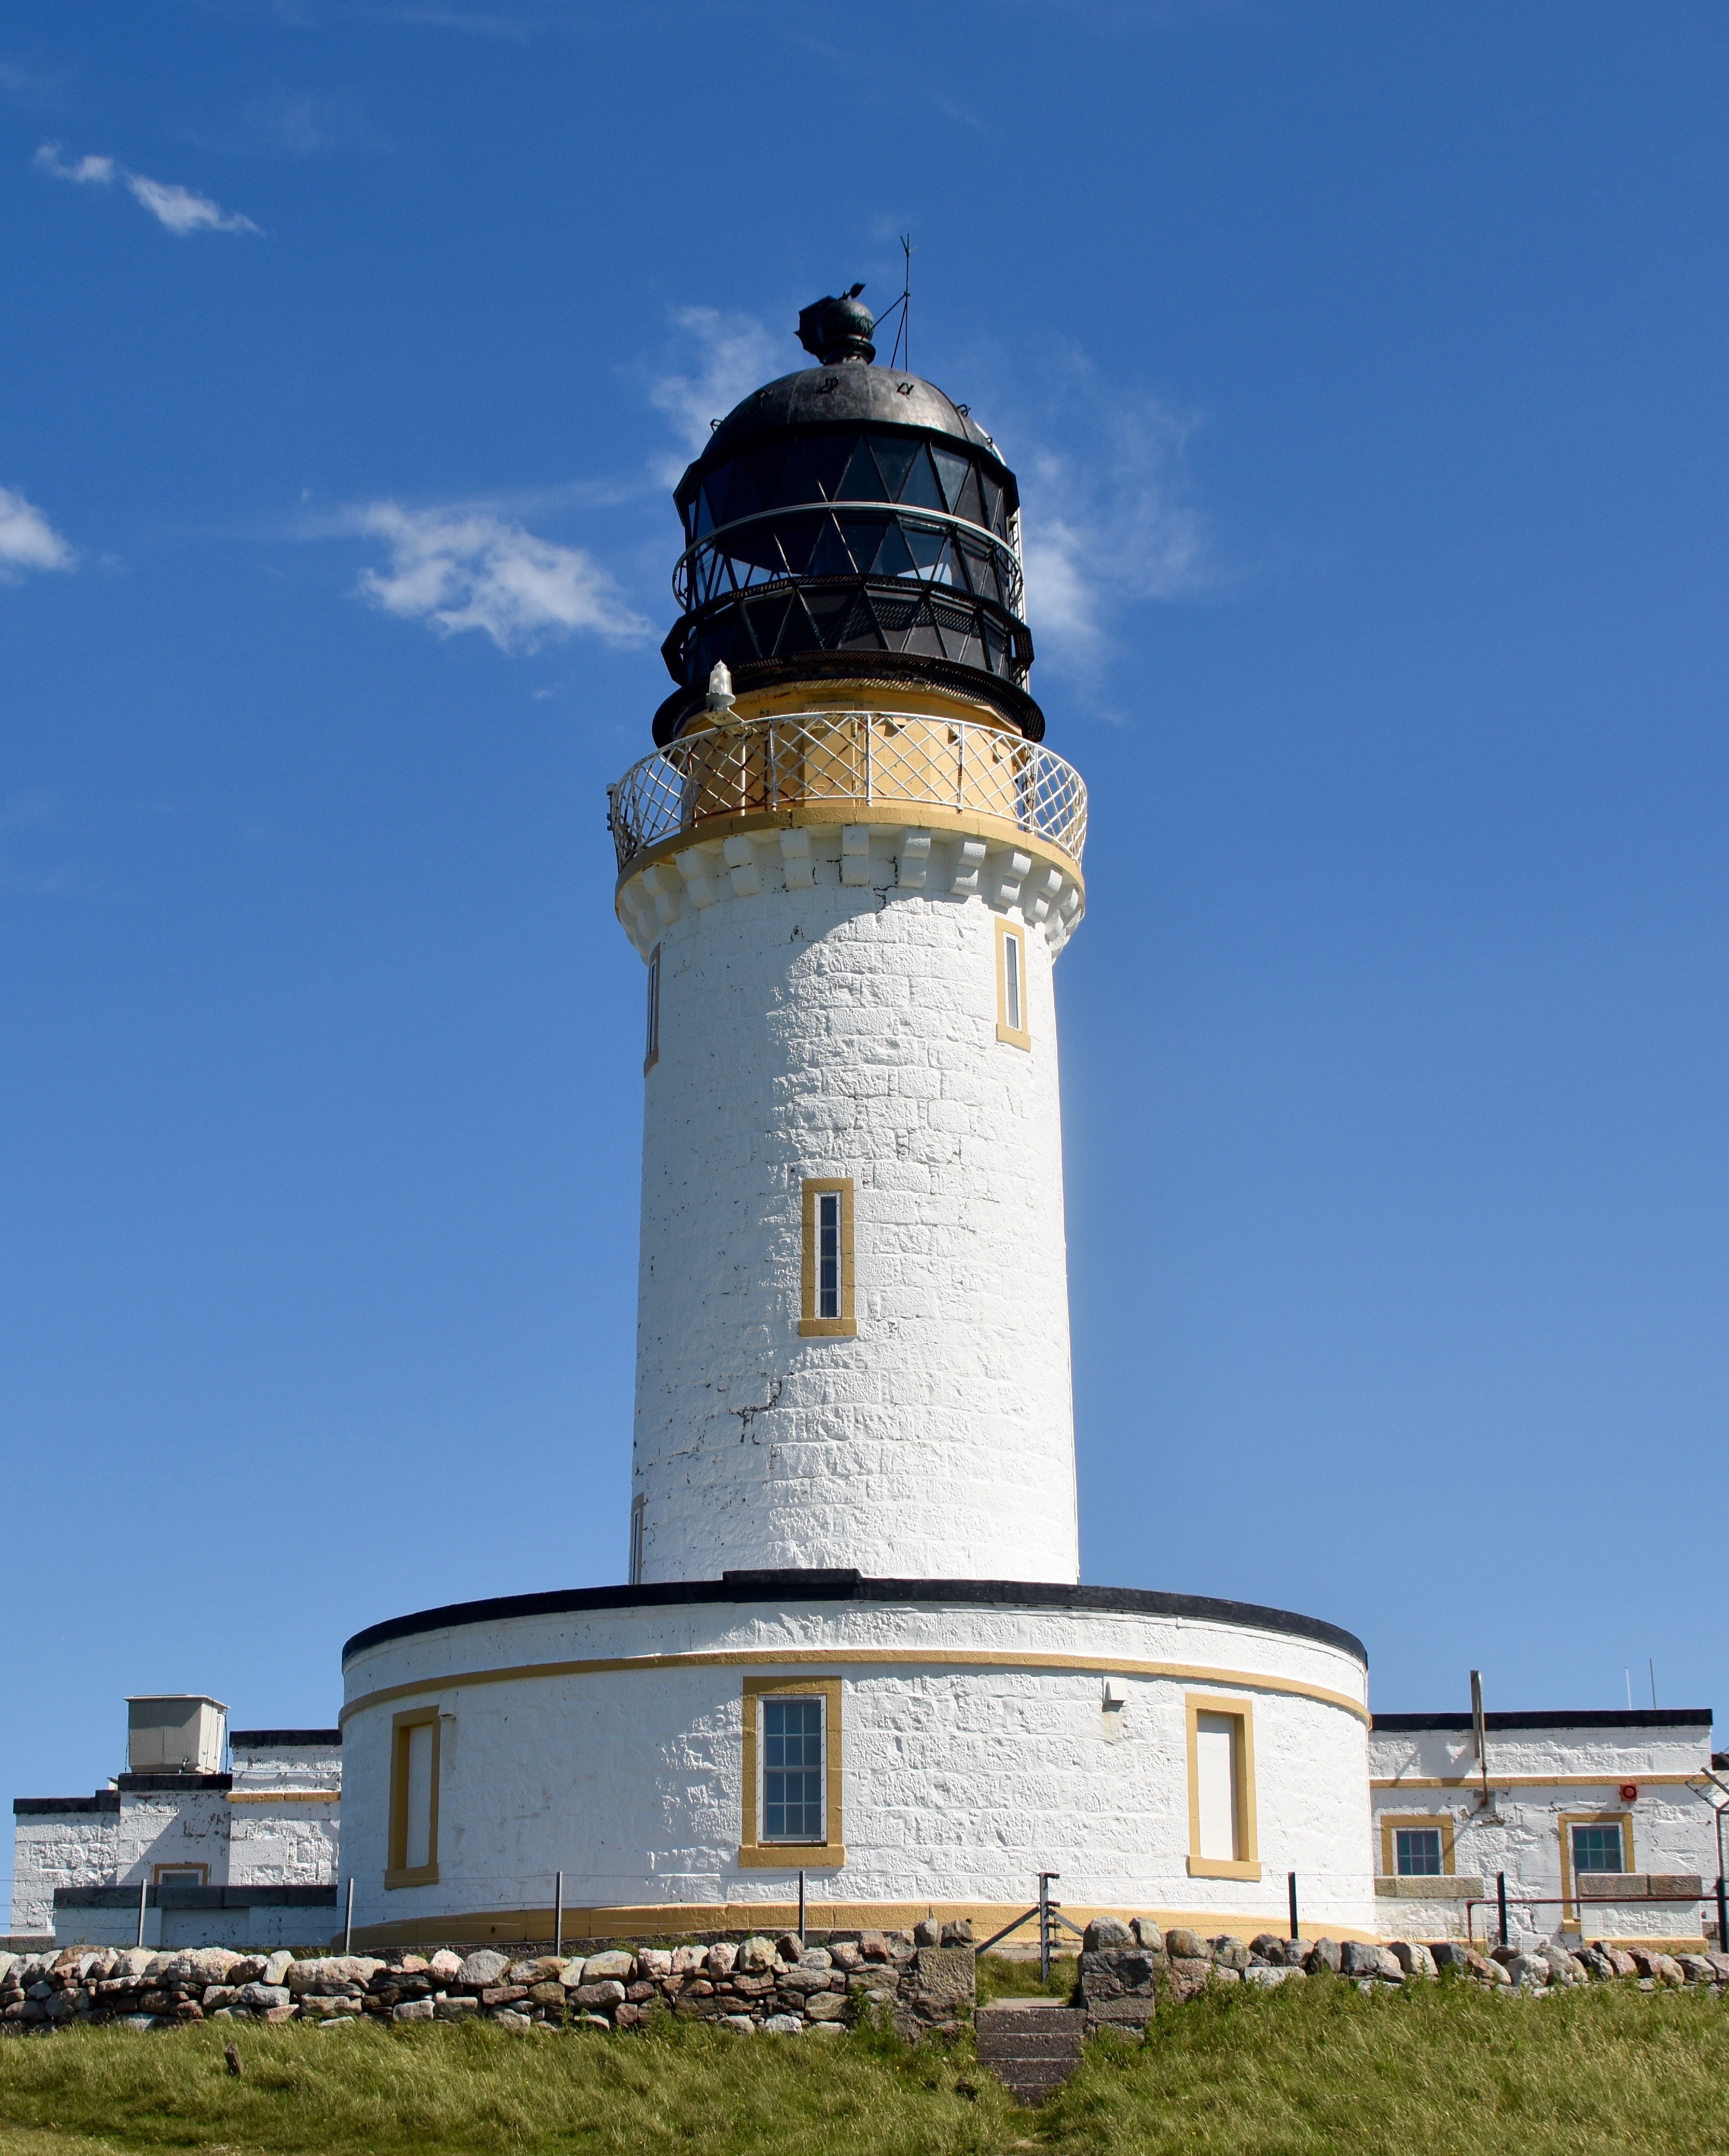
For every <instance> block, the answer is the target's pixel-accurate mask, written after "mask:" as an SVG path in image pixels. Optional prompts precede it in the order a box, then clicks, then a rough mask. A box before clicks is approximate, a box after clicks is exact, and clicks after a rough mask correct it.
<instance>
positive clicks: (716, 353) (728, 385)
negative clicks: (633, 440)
mask: <svg viewBox="0 0 1729 2156" xmlns="http://www.w3.org/2000/svg"><path fill="white" fill-rule="evenodd" d="M672 320H673V323H674V326H676V327H677V329H678V330H679V331H681V332H682V335H683V336H685V338H687V340H688V341H689V342H690V344H692V345H693V346H695V347H696V351H695V358H696V367H695V371H694V372H689V373H677V372H666V373H663V374H659V375H656V377H655V378H654V380H653V381H652V382H651V384H650V386H649V393H648V399H649V402H650V403H651V404H652V405H653V406H654V408H655V409H656V411H657V412H664V413H666V417H667V418H669V419H670V420H671V421H672V425H673V428H674V429H675V431H676V432H677V435H678V438H679V439H680V440H681V441H682V443H683V444H684V445H685V447H686V449H688V450H689V451H690V452H691V454H692V455H695V454H697V452H698V451H699V450H700V449H702V444H704V443H705V442H706V441H707V440H708V433H709V426H710V423H711V422H712V421H713V420H716V419H723V418H725V417H726V415H727V413H728V412H730V411H731V410H732V408H733V406H734V405H735V404H736V403H738V401H739V399H740V398H744V397H748V396H749V393H750V392H751V391H752V390H753V389H754V388H757V387H758V385H759V383H761V382H765V381H767V380H768V379H769V377H770V376H771V375H772V374H774V372H775V362H776V361H777V360H780V359H782V358H784V357H785V339H784V338H780V337H775V336H772V335H771V334H770V333H769V330H768V329H767V328H766V327H765V326H764V324H763V323H761V322H759V321H758V320H757V318H756V316H754V315H741V314H723V313H722V312H721V311H720V310H719V309H718V307H685V308H682V309H681V310H680V311H679V312H678V313H677V314H676V315H675V316H673V317H672ZM787 371H788V370H787V368H786V367H785V366H783V367H781V368H780V372H783V373H785V372H787ZM672 477H673V478H675V479H676V478H677V470H674V471H673V472H672Z"/></svg>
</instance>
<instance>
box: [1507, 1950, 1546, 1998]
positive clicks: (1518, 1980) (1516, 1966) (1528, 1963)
mask: <svg viewBox="0 0 1729 2156" xmlns="http://www.w3.org/2000/svg"><path fill="white" fill-rule="evenodd" d="M1500 1966H1501V1967H1502V1968H1503V1969H1505V1971H1506V1972H1507V1974H1508V1976H1509V1977H1510V1979H1512V1981H1513V1983H1514V1984H1515V1985H1516V1986H1517V1987H1518V1988H1519V1989H1521V1990H1522V1991H1534V1990H1536V1989H1538V1988H1539V1987H1541V1985H1543V1984H1546V1983H1547V1982H1548V1981H1549V1974H1550V1972H1549V1964H1548V1963H1547V1961H1546V1960H1545V1958H1543V1956H1542V1955H1541V1954H1523V1953H1521V1954H1515V1955H1514V1957H1513V1958H1512V1959H1511V1960H1510V1961H1505V1962H1502V1963H1501V1964H1500Z"/></svg>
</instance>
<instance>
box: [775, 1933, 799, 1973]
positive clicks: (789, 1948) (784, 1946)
mask: <svg viewBox="0 0 1729 2156" xmlns="http://www.w3.org/2000/svg"><path fill="white" fill-rule="evenodd" d="M774 1951H775V1953H778V1954H779V1955H780V1958H781V1959H782V1961H784V1962H785V1963H787V1964H788V1965H789V1966H790V1965H791V1964H792V1963H794V1962H795V1961H797V1959H798V1958H799V1956H800V1954H801V1953H803V1952H804V1951H805V1942H804V1941H803V1940H802V1939H801V1938H800V1937H799V1935H798V1933H796V1932H783V1933H781V1934H780V1938H778V1939H776V1940H775V1942H774Z"/></svg>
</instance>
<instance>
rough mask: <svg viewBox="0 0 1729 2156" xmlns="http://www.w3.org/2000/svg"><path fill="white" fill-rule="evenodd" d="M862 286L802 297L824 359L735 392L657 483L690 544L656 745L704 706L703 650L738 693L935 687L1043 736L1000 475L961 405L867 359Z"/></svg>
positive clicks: (1002, 469)
mask: <svg viewBox="0 0 1729 2156" xmlns="http://www.w3.org/2000/svg"><path fill="white" fill-rule="evenodd" d="M862 289H863V288H862V286H855V287H854V288H853V289H852V291H850V292H847V293H845V294H843V295H841V296H840V297H838V298H829V299H826V300H817V301H816V302H815V303H814V304H813V305H810V306H809V307H806V308H805V310H804V311H803V312H802V314H801V315H800V318H799V335H800V341H801V342H802V343H803V344H804V345H805V347H806V349H807V350H810V351H813V352H817V353H819V354H820V355H821V364H820V365H818V366H816V367H804V368H801V369H800V370H799V372H796V373H793V374H786V375H782V376H781V377H780V378H779V380H777V381H774V382H765V383H764V385H763V387H762V388H760V389H754V390H753V391H752V392H751V393H750V394H749V396H748V397H746V398H743V399H742V400H741V401H740V403H738V404H737V405H735V406H734V408H733V410H732V411H731V412H729V413H728V414H727V416H726V418H724V419H722V420H720V421H719V422H718V423H717V424H716V426H715V428H714V430H713V435H712V437H711V438H710V439H709V440H708V443H707V444H705V445H704V448H703V450H702V454H701V456H699V457H698V458H697V459H696V460H695V462H694V463H692V465H690V466H689V467H688V469H687V470H686V472H685V474H684V476H683V477H682V479H681V480H680V481H679V483H678V485H677V489H676V490H675V491H674V500H676V501H677V505H678V508H679V511H680V514H681V516H682V519H683V522H684V527H685V537H686V540H687V547H686V551H685V553H684V555H683V556H682V558H681V561H680V564H679V572H678V576H677V579H676V580H675V589H676V590H677V595H678V597H679V598H680V600H681V602H682V605H683V607H684V613H683V615H682V619H680V620H679V621H678V623H677V624H676V626H675V627H674V628H673V629H672V633H671V634H670V635H668V637H667V638H666V642H665V643H664V644H662V646H661V654H662V656H663V657H664V658H665V660H666V667H667V670H668V672H669V673H670V674H671V675H672V678H673V680H675V681H676V682H677V684H678V687H677V689H676V690H674V691H673V693H672V696H669V697H668V698H667V699H666V702H665V703H664V704H662V705H661V708H660V710H659V711H657V712H656V715H655V724H654V736H655V739H656V742H658V743H660V744H661V746H662V747H664V746H665V745H666V742H669V741H671V740H672V739H674V738H675V737H676V736H677V734H678V733H679V732H680V731H682V729H683V728H684V726H686V725H687V723H689V722H690V721H692V719H693V718H695V717H696V716H697V714H698V713H699V712H700V711H701V710H702V707H703V705H704V702H705V700H706V694H707V690H708V676H709V671H710V670H711V668H712V667H713V665H714V664H715V662H716V661H717V660H722V661H724V663H725V664H726V665H727V666H728V669H729V670H730V671H731V673H732V675H733V684H734V687H735V689H736V690H738V692H739V693H741V694H742V693H747V692H748V691H749V690H752V689H754V688H764V687H769V686H771V685H776V684H778V683H780V682H784V681H789V682H790V681H794V680H800V679H812V678H818V679H820V678H821V677H824V676H826V677H828V678H830V679H837V680H848V681H854V680H861V681H867V682H875V681H882V682H884V683H892V682H895V681H900V682H903V683H907V684H909V685H912V684H922V685H926V686H934V687H947V688H949V689H950V690H956V691H959V692H960V693H961V694H963V695H965V696H969V697H971V698H975V699H982V700H984V701H986V702H988V703H991V704H993V705H995V706H996V708H997V709H998V710H999V711H1001V713H1002V714H1003V716H1005V717H1006V718H1007V719H1009V720H1010V721H1011V722H1012V723H1013V724H1014V725H1015V726H1016V727H1018V728H1019V730H1020V731H1021V733H1022V734H1024V735H1025V736H1026V737H1027V738H1028V739H1029V740H1032V741H1037V740H1040V739H1041V738H1042V736H1043V733H1044V715H1043V713H1042V711H1040V710H1039V707H1038V706H1037V704H1036V703H1035V702H1034V701H1033V699H1032V696H1030V695H1029V694H1028V692H1027V670H1028V669H1029V667H1030V666H1031V665H1032V637H1031V635H1030V634H1029V633H1028V631H1027V624H1026V622H1025V619H1023V600H1022V595H1021V567H1020V559H1019V545H1018V537H1019V534H1018V521H1019V514H1020V490H1019V487H1018V486H1017V485H1016V480H1015V475H1014V473H1013V472H1012V471H1011V470H1010V469H1009V467H1008V465H1006V464H1005V463H1004V461H1003V459H1002V456H1001V452H1000V451H999V450H998V449H997V446H996V443H995V442H994V441H992V439H991V437H990V435H989V434H986V433H985V429H983V428H982V427H981V426H980V425H979V424H978V423H977V422H976V421H975V419H974V418H973V417H972V415H971V413H970V412H969V411H968V410H967V408H965V406H964V405H960V404H957V403H955V401H954V399H953V398H950V397H949V396H947V395H945V394H944V392H943V391H942V390H940V389H939V388H937V387H936V385H935V384H934V382H926V381H925V380H924V379H923V378H922V377H920V376H919V375H915V374H911V373H907V372H902V371H901V370H899V369H897V368H893V367H877V366H875V365H873V364H872V360H873V359H874V357H875V352H874V347H873V346H872V344H871V341H870V338H871V332H872V330H873V329H874V327H875V325H874V323H873V321H872V318H871V315H870V311H869V310H868V309H867V308H866V307H865V306H863V305H862V304H861V303H860V301H859V300H858V293H859V292H860V291H861V290H862ZM699 722H700V721H699Z"/></svg>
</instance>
